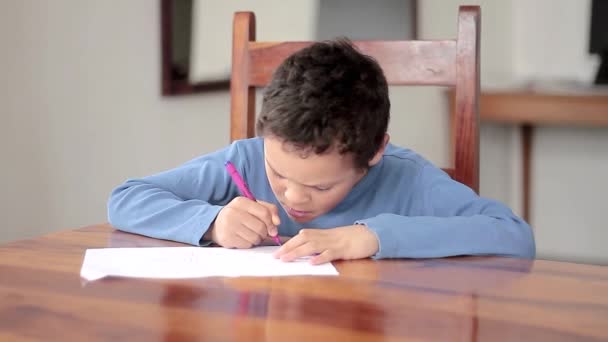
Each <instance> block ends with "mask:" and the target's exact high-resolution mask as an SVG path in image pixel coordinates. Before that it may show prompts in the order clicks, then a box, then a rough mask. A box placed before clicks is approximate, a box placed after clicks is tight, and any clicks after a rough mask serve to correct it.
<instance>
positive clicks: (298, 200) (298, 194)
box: [285, 187, 308, 208]
mask: <svg viewBox="0 0 608 342" xmlns="http://www.w3.org/2000/svg"><path fill="white" fill-rule="evenodd" d="M285 199H286V200H287V201H288V204H289V205H292V206H293V207H295V208H297V206H298V205H299V204H304V203H306V202H308V195H307V194H306V192H304V191H302V190H300V189H297V187H287V188H285Z"/></svg>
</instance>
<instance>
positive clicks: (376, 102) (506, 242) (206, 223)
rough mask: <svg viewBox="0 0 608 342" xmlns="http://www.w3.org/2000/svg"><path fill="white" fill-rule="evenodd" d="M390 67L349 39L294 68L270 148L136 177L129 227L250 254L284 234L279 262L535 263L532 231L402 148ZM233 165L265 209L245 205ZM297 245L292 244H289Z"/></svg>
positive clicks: (320, 48) (262, 126)
mask: <svg viewBox="0 0 608 342" xmlns="http://www.w3.org/2000/svg"><path fill="white" fill-rule="evenodd" d="M389 109H390V103H389V99H388V87H387V83H386V79H385V77H384V74H383V72H382V70H381V68H380V66H379V65H378V64H377V63H376V62H375V61H374V60H373V59H372V58H370V57H368V56H365V55H363V54H361V53H360V52H358V51H357V50H356V49H355V48H354V47H353V46H352V45H351V44H350V42H349V41H347V40H334V41H327V42H321V43H315V44H313V45H311V46H310V47H308V48H305V49H303V50H301V51H299V52H296V53H295V54H294V55H292V56H291V57H289V58H288V59H286V60H285V61H284V62H283V63H282V64H281V66H280V67H279V68H278V69H277V70H276V72H275V74H274V75H273V79H272V82H271V84H270V85H268V87H267V88H266V89H265V91H264V97H263V102H262V109H261V114H260V116H259V119H258V121H257V127H256V128H257V131H258V135H259V136H260V137H258V138H253V139H247V140H241V141H236V142H234V143H233V144H231V145H230V146H228V147H226V148H224V149H222V150H220V151H217V152H215V153H211V154H208V155H204V156H201V157H199V158H197V159H195V160H192V161H190V162H188V163H186V164H184V165H182V166H181V167H178V168H176V169H172V170H169V171H166V172H163V173H160V174H157V175H153V176H149V177H145V178H143V179H137V180H128V181H127V182H126V183H125V184H123V185H121V186H119V187H118V188H116V189H115V190H114V191H113V192H112V195H111V197H110V201H109V204H108V215H109V219H110V222H111V223H112V225H114V226H115V227H117V228H119V229H122V230H125V231H128V232H134V233H138V234H142V235H147V236H151V237H155V238H160V239H168V240H175V241H181V242H185V243H189V244H193V245H208V244H210V243H211V242H215V243H216V244H218V245H221V246H224V247H229V248H250V247H252V246H255V245H258V244H260V243H261V242H262V241H263V240H266V239H267V238H268V236H276V235H277V234H279V235H280V236H282V239H283V240H284V241H285V243H284V244H283V246H282V247H281V248H280V249H279V250H278V251H277V252H276V253H275V257H277V258H281V259H282V260H284V261H291V260H294V259H295V258H298V257H301V256H309V255H314V257H313V258H312V259H311V262H312V263H315V264H319V263H324V262H329V261H332V260H336V259H358V258H367V257H374V258H427V257H445V256H453V255H487V254H495V255H505V256H514V257H524V258H534V255H535V245H534V237H533V235H532V231H531V229H530V227H529V226H528V225H527V224H526V223H525V222H524V221H523V220H521V219H520V218H518V217H516V216H515V215H514V214H513V213H512V212H511V210H509V209H508V208H506V207H505V206H503V205H502V204H500V203H498V202H495V201H492V200H488V199H484V198H480V197H479V196H477V195H476V194H475V193H474V192H473V191H472V190H471V189H469V188H468V187H466V186H464V185H463V184H460V183H458V182H456V181H454V180H452V179H451V178H450V177H449V176H448V175H447V174H446V173H444V172H443V171H442V170H440V169H438V168H436V167H435V166H433V165H432V164H431V163H430V162H428V161H426V160H425V159H423V158H422V157H421V156H419V155H418V154H416V153H414V152H413V151H411V150H407V149H402V148H399V147H396V146H393V145H391V144H389V136H388V134H387V133H386V132H387V126H388V121H389ZM226 161H231V162H232V163H234V164H235V166H236V169H237V170H238V172H239V173H240V174H241V175H242V176H243V178H244V179H245V181H246V182H247V183H248V185H249V188H250V190H251V192H252V193H253V194H254V195H255V196H256V197H257V199H258V200H257V201H253V200H250V199H248V198H245V197H242V196H240V194H239V191H238V189H237V187H236V185H235V184H234V182H233V181H232V180H231V178H230V175H229V174H228V172H226V170H225V168H224V163H225V162H226ZM288 237H291V238H290V239H286V238H288Z"/></svg>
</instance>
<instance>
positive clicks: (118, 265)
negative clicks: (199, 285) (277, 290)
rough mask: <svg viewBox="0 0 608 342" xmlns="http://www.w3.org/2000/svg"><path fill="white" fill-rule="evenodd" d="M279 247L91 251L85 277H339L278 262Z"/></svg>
mask: <svg viewBox="0 0 608 342" xmlns="http://www.w3.org/2000/svg"><path fill="white" fill-rule="evenodd" d="M277 249H278V247H277V246H264V247H256V248H252V249H227V248H220V247H205V248H201V247H146V248H100V249H87V251H86V253H85V256H84V261H83V263H82V268H81V270H80V275H81V277H83V278H85V279H87V280H95V279H100V278H103V277H105V276H121V277H137V278H162V279H174V278H199V277H212V276H224V277H239V276H286V275H338V271H337V270H336V268H335V267H334V266H333V265H332V264H331V263H327V264H323V265H311V264H310V263H309V261H308V258H301V259H298V260H296V261H293V262H283V261H280V260H277V259H275V258H274V257H273V256H272V253H273V252H274V251H275V250H277Z"/></svg>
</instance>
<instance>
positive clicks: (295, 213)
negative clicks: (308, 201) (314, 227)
mask: <svg viewBox="0 0 608 342" xmlns="http://www.w3.org/2000/svg"><path fill="white" fill-rule="evenodd" d="M285 210H286V211H287V213H288V214H289V216H291V217H293V218H296V219H303V218H305V217H307V216H310V214H311V212H310V211H302V210H296V209H293V208H290V207H287V206H285Z"/></svg>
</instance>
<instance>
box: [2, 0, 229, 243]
mask: <svg viewBox="0 0 608 342" xmlns="http://www.w3.org/2000/svg"><path fill="white" fill-rule="evenodd" d="M158 32H159V11H158V2H156V1H154V2H152V1H148V0H139V1H136V0H131V1H116V0H115V1H93V0H88V1H70V0H54V1H52V2H51V1H49V2H47V1H43V2H40V1H33V0H27V1H24V0H12V1H2V2H0V41H2V42H3V43H2V45H1V46H0V49H2V50H1V51H0V70H1V72H0V74H1V75H2V77H1V78H0V115H1V118H2V119H1V124H0V137H1V138H0V139H2V140H1V144H0V150H1V151H2V154H1V155H2V167H1V168H0V189H2V195H0V217H1V218H2V231H1V232H0V240H2V241H6V240H11V239H16V238H23V237H28V236H34V235H38V234H40V233H45V232H49V231H53V230H58V229H67V228H73V227H79V226H83V225H88V224H93V223H98V222H104V221H105V220H106V214H105V211H106V209H105V208H106V199H107V196H108V194H109V192H110V190H111V189H112V188H113V187H114V186H116V185H118V184H119V183H121V182H122V181H124V180H125V179H126V178H127V177H133V176H143V175H146V174H149V173H152V172H156V171H159V170H162V169H165V168H169V167H172V166H174V165H177V164H178V163H181V162H183V161H185V160H187V159H189V158H191V157H194V156H195V155H198V154H200V153H204V152H208V151H212V150H214V149H216V148H218V147H220V146H222V145H224V144H226V143H227V142H228V138H227V135H226V134H225V132H227V131H228V121H227V117H228V108H229V105H228V97H227V94H225V93H210V94H204V95H197V96H191V97H180V98H162V97H161V96H160V95H159V94H160V47H159V36H158Z"/></svg>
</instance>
